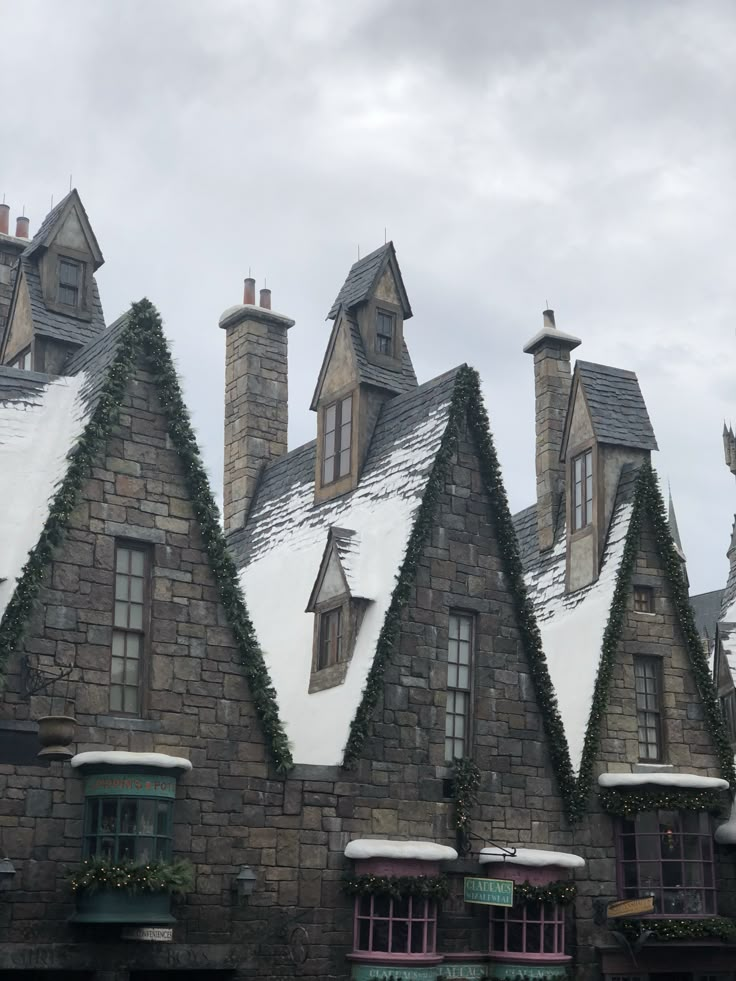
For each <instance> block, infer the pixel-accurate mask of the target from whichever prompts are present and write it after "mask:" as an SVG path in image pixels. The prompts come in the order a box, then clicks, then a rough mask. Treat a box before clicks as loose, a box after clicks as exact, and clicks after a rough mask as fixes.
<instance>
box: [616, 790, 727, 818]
mask: <svg viewBox="0 0 736 981" xmlns="http://www.w3.org/2000/svg"><path fill="white" fill-rule="evenodd" d="M723 794H724V791H722V790H688V789H686V788H679V787H670V788H667V789H665V788H660V787H644V788H632V789H631V790H619V789H618V788H615V787H612V788H610V789H608V790H602V791H601V792H600V794H599V795H598V799H599V801H600V804H601V807H602V808H603V810H604V811H605V812H606V813H607V814H611V815H613V816H614V817H623V818H627V817H631V816H632V815H634V814H639V813H641V812H642V811H709V812H710V813H711V814H719V813H721V812H722V811H723V808H724V801H723Z"/></svg>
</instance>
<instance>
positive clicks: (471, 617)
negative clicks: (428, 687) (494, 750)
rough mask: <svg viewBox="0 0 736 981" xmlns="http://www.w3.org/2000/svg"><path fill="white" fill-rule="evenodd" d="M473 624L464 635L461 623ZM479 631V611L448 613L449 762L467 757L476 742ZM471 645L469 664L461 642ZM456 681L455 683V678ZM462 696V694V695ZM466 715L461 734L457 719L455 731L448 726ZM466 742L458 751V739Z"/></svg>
mask: <svg viewBox="0 0 736 981" xmlns="http://www.w3.org/2000/svg"><path fill="white" fill-rule="evenodd" d="M453 620H455V621H457V629H456V631H455V633H456V636H455V637H453V636H452V633H453V630H452V623H453ZM463 623H467V624H468V625H469V630H468V634H469V636H468V637H467V638H463V637H462V632H461V625H462V624H463ZM475 633H476V615H475V613H472V612H470V611H468V610H456V609H452V610H450V611H449V612H448V616H447V686H446V697H447V700H446V705H445V762H446V763H447V764H451V763H452V762H453V761H454V760H457V759H463V758H464V757H466V756H468V755H469V753H470V746H471V743H472V739H471V738H470V737H471V733H472V723H473V675H474V662H475ZM453 644H455V647H456V655H455V659H454V660H453V659H452V647H453ZM461 644H464V645H466V646H467V655H468V656H467V664H463V663H462V661H461V659H460V646H461ZM463 668H464V669H465V671H466V674H467V684H466V685H461V684H460V681H461V678H462V670H463ZM453 680H454V681H455V683H454V684H453V683H452V681H453ZM459 696H461V697H460V698H458V697H459ZM458 700H459V701H460V702H462V703H464V709H463V710H462V711H458V710H457V706H458ZM451 719H452V720H457V719H462V720H463V721H462V726H463V732H462V735H461V736H459V735H458V733H457V726H456V723H455V722H453V724H452V728H451V731H450V730H449V729H448V726H449V723H450V720H451ZM458 742H462V752H461V754H460V755H458V754H457V752H456V749H457V745H456V744H457V743H458Z"/></svg>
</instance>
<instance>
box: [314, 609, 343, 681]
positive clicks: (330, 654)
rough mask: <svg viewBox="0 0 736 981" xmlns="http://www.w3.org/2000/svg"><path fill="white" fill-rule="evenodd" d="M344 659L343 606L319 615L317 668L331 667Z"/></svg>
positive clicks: (319, 669)
mask: <svg viewBox="0 0 736 981" xmlns="http://www.w3.org/2000/svg"><path fill="white" fill-rule="evenodd" d="M341 659H342V607H341V606H338V607H337V609H336V610H326V611H325V612H324V613H321V614H320V615H319V651H318V654H317V670H318V671H321V670H322V669H323V668H329V667H330V666H331V665H333V664H337V663H338V662H339V661H340V660H341Z"/></svg>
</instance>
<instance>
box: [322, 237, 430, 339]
mask: <svg viewBox="0 0 736 981" xmlns="http://www.w3.org/2000/svg"><path fill="white" fill-rule="evenodd" d="M387 266H391V269H392V272H393V274H394V279H395V280H396V286H397V289H398V291H399V297H400V299H401V306H402V310H403V314H404V320H408V319H409V317H411V315H412V313H411V306H410V304H409V297H408V296H407V294H406V289H405V288H404V280H403V279H402V276H401V270H400V269H399V262H398V259H397V258H396V250H395V249H394V243H393V242H387V243H386V244H385V245H382V246H381V247H380V249H376V250H375V252H371V253H370V254H369V255H367V256H364V257H363V258H362V259H358V261H357V262H354V263H353V265H352V266H351V267H350V272H349V273H348V278H347V279H346V280H345V282H344V283H343V285H342V289H341V290H340V292H339V293H338V294H337V298H336V300H335V302H334V303H333V304H332V306H331V307H330V312H329V313H328V314H327V319H328V320H334V319H335V317H336V316H337V312H338V310H339V309H340V307H345V309H346V310H351V309H352V308H353V307H355V306H357V305H358V304H359V303H364V302H365V301H366V300H367V299H368V298H369V297H370V295H371V293H372V292H373V290H374V289H375V287H376V284H377V283H378V281H379V279H380V278H381V276H382V275H383V272H384V270H385V269H386V267H387Z"/></svg>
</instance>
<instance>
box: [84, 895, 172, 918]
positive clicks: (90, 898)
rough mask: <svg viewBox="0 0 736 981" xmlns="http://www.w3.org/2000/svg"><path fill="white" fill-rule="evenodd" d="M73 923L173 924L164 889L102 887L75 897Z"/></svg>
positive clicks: (169, 902) (169, 904)
mask: <svg viewBox="0 0 736 981" xmlns="http://www.w3.org/2000/svg"><path fill="white" fill-rule="evenodd" d="M71 921H72V922H73V923H135V924H137V925H139V924H151V925H165V924H169V923H175V922H176V921H175V919H174V917H173V916H172V915H171V896H170V895H169V894H168V893H165V892H149V893H144V892H139V893H129V892H124V891H123V890H122V889H116V890H115V891H114V892H113V891H112V890H109V889H103V890H100V891H98V892H94V893H88V892H83V893H81V894H80V895H78V896H77V910H76V912H75V913H74V915H73V916H72V917H71Z"/></svg>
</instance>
